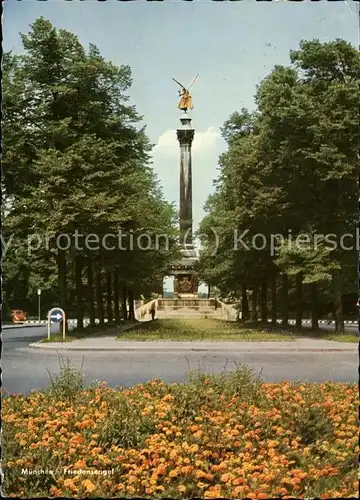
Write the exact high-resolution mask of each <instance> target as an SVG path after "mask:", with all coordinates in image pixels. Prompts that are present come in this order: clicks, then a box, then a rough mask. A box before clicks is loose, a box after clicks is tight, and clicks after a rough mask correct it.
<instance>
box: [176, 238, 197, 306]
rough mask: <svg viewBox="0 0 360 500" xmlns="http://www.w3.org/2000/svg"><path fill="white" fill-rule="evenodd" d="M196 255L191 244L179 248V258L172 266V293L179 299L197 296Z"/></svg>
mask: <svg viewBox="0 0 360 500" xmlns="http://www.w3.org/2000/svg"><path fill="white" fill-rule="evenodd" d="M196 261H197V255H196V252H195V250H194V247H193V246H192V245H189V246H188V247H187V248H183V249H182V250H181V259H180V260H179V261H178V262H176V263H175V264H174V266H173V267H172V274H173V276H174V294H175V295H176V296H177V297H178V298H179V299H193V298H197V297H198V279H197V276H196V272H195V271H194V264H195V262H196Z"/></svg>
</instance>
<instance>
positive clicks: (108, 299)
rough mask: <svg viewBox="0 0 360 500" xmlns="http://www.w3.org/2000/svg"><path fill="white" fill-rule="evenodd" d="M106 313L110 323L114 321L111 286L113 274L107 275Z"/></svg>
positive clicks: (108, 273)
mask: <svg viewBox="0 0 360 500" xmlns="http://www.w3.org/2000/svg"><path fill="white" fill-rule="evenodd" d="M106 312H107V320H108V323H112V321H113V313H112V286H111V272H110V271H107V273H106Z"/></svg>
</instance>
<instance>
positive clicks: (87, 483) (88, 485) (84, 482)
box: [81, 479, 96, 493]
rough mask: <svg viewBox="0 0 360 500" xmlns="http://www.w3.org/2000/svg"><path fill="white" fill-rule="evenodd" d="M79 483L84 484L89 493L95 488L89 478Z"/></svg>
mask: <svg viewBox="0 0 360 500" xmlns="http://www.w3.org/2000/svg"><path fill="white" fill-rule="evenodd" d="M81 484H82V485H83V486H84V488H86V490H87V491H88V492H89V493H92V492H93V491H94V489H95V488H96V486H95V484H94V483H93V482H91V481H90V479H85V481H83V482H82V483H81Z"/></svg>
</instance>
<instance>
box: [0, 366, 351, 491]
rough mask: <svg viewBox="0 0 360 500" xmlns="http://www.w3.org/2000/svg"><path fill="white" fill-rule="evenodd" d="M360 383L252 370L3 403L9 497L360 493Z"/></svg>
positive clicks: (60, 391) (58, 389) (64, 390)
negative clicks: (275, 378)
mask: <svg viewBox="0 0 360 500" xmlns="http://www.w3.org/2000/svg"><path fill="white" fill-rule="evenodd" d="M357 405H358V396H357V388H356V385H355V384H343V383H323V384H307V383H302V384H292V383H287V382H284V383H280V384H270V383H262V382H261V381H258V380H254V379H253V378H252V375H251V373H250V372H249V371H247V370H246V369H242V368H241V369H240V368H239V369H238V370H237V371H236V372H234V373H232V374H230V375H229V374H228V375H225V374H223V375H220V376H206V375H203V374H198V375H196V376H193V377H192V378H191V380H189V382H188V383H186V384H172V385H166V384H165V383H163V382H162V381H160V380H155V381H151V382H148V383H146V384H143V385H137V386H135V387H133V388H131V389H122V390H118V391H116V390H113V389H110V388H108V387H106V386H105V385H103V384H102V385H100V386H97V387H91V388H89V389H78V390H76V389H71V390H70V389H69V386H66V385H62V386H60V385H59V384H58V385H57V386H56V384H55V385H54V386H53V388H52V389H51V390H48V391H46V392H34V393H32V394H30V395H28V396H23V395H10V396H7V397H5V398H4V399H3V467H4V474H5V477H4V485H3V488H4V493H5V494H6V495H8V496H11V497H12V496H22V497H47V496H55V497H56V496H64V497H73V498H82V497H116V496H117V497H122V496H126V497H151V498H162V497H172V498H190V497H194V496H196V497H205V498H218V497H227V498H245V497H246V498H271V497H284V498H286V497H300V498H304V497H322V498H331V497H349V496H356V493H357V453H358V450H357V439H358V427H357Z"/></svg>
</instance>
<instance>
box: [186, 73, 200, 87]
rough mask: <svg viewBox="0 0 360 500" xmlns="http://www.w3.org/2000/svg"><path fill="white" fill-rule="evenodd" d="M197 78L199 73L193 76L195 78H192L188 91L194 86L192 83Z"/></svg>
mask: <svg viewBox="0 0 360 500" xmlns="http://www.w3.org/2000/svg"><path fill="white" fill-rule="evenodd" d="M198 76H199V73H198V74H197V75H196V76H195V78H193V79H192V80H191V82H190V84H189V86H188V90H190V89H191V87H192V86H193V85H194V83H195V82H196V80H197V79H198Z"/></svg>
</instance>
